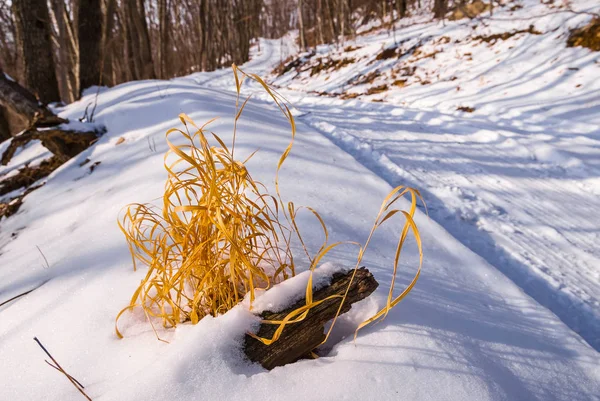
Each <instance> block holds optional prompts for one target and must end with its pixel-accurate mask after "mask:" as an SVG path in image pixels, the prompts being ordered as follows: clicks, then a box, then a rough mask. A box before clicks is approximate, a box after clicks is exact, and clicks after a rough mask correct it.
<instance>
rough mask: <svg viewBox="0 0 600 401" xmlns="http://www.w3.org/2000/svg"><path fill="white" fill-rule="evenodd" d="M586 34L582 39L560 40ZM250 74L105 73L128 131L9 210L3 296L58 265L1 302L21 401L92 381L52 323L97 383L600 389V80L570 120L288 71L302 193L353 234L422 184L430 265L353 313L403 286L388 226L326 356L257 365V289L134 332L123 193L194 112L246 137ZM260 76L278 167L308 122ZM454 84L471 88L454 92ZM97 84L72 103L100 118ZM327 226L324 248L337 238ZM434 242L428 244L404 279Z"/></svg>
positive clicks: (217, 390)
mask: <svg viewBox="0 0 600 401" xmlns="http://www.w3.org/2000/svg"><path fill="white" fill-rule="evenodd" d="M495 15H496V16H499V15H500V13H499V12H497V13H496V14H495ZM498 18H499V17H498ZM448 26H450V24H449V25H448ZM430 29H433V28H430ZM536 37H537V36H536ZM540 38H543V36H540ZM386 40H387V39H386ZM540 40H541V39H540ZM281 43H284V44H286V46H284V47H283V49H284V51H286V52H287V51H293V46H290V43H289V41H262V43H261V52H260V53H257V52H255V57H254V58H253V60H252V61H250V62H249V63H247V65H245V66H244V68H245V69H247V70H249V71H252V72H257V73H259V74H262V75H265V74H267V73H268V72H269V71H270V69H271V68H272V67H273V66H274V65H276V64H277V63H278V62H279V61H280V60H281V59H285V58H286V56H287V54H281V51H282V47H281V46H280V45H281ZM557 43H558V42H557ZM567 51H573V52H580V51H582V50H581V49H575V50H565V49H564V47H563V48H562V49H561V52H567ZM540 52H541V49H540ZM561 54H562V53H561ZM474 56H475V55H474ZM596 57H598V56H596ZM592 67H593V68H597V69H598V67H596V66H594V65H591V67H589V68H592ZM586 68H588V67H586ZM580 71H584V70H583V69H582V70H580ZM586 71H587V70H586ZM589 71H594V70H589ZM584 72H585V71H584ZM588 74H589V72H585V77H587V78H586V79H588V81H586V82H588V86H590V85H591V86H592V87H593V85H596V84H595V83H594V81H593V80H592V79H591V78H589V77H588ZM459 79H460V78H459ZM233 89H234V85H233V77H232V75H231V72H230V71H225V70H223V71H216V72H213V73H198V74H194V75H192V76H190V77H185V78H179V79H173V80H170V81H144V82H131V83H128V84H124V85H120V86H118V87H115V88H112V89H110V90H105V91H102V92H101V93H100V95H99V98H98V107H97V110H96V118H97V122H98V123H100V124H103V125H104V126H105V127H106V129H107V133H106V134H105V135H104V136H103V137H102V138H101V139H100V141H99V142H98V143H97V144H96V145H95V146H94V147H93V148H91V149H89V150H87V151H85V152H83V153H82V154H80V155H79V156H77V157H76V158H74V159H73V160H71V161H69V162H68V163H67V164H66V165H64V166H62V167H61V168H59V169H58V170H57V171H55V172H54V173H53V174H52V175H51V176H50V177H49V179H48V183H47V184H46V185H45V186H44V187H42V188H40V189H38V190H37V191H35V192H33V193H31V194H30V195H28V196H27V197H26V198H25V201H24V204H23V206H22V207H21V210H20V211H19V213H17V214H16V215H15V216H12V217H10V218H9V219H7V220H5V221H2V224H1V225H0V246H1V249H0V252H1V254H0V266H1V267H0V301H3V300H5V299H8V298H10V297H11V296H13V295H16V294H18V293H21V292H23V291H25V290H28V289H31V288H34V287H36V286H38V285H40V284H42V283H43V285H42V286H41V287H39V288H38V289H36V290H34V291H33V292H31V293H30V294H28V295H27V296H25V297H22V298H20V299H19V300H17V301H15V302H12V303H10V304H8V305H5V306H3V307H1V308H0V373H1V374H0V384H1V385H0V400H36V399H42V398H43V399H47V400H71V399H78V398H79V397H81V396H80V394H79V393H77V391H76V389H75V388H73V387H72V385H71V384H70V383H69V382H68V381H67V380H66V379H65V377H63V376H62V375H61V374H59V373H57V372H56V371H54V370H53V369H52V368H50V367H48V366H47V365H46V364H45V363H44V361H43V360H44V358H45V355H44V354H43V352H42V351H41V349H39V347H38V346H37V344H35V342H34V341H33V340H32V338H33V337H34V336H37V337H38V338H39V339H40V340H41V341H42V342H43V343H44V345H45V346H47V347H48V349H49V350H50V352H51V353H52V354H53V356H54V357H55V358H56V359H57V360H58V361H59V363H61V365H62V366H63V367H64V368H65V369H66V370H67V371H68V372H69V373H70V374H72V375H73V376H74V377H75V378H76V379H77V380H79V381H80V382H81V383H82V384H83V385H84V386H86V392H87V393H88V394H89V395H90V396H91V397H92V398H93V399H94V400H119V401H121V400H145V401H153V400H197V399H206V400H214V399H222V400H241V399H244V400H246V399H248V400H281V399H289V400H317V399H318V400H343V399H346V400H395V399H407V400H429V399H430V400H536V399H537V400H594V399H600V398H599V394H600V354H599V353H598V352H597V351H596V350H594V349H593V348H592V347H590V345H589V344H588V343H586V342H585V341H584V340H583V339H582V338H581V337H580V336H579V335H578V334H576V333H575V332H574V331H573V328H576V329H578V330H579V331H580V332H581V333H582V334H583V335H587V337H586V338H587V340H588V342H590V343H593V342H594V341H593V340H594V335H595V338H597V337H598V333H599V331H598V325H597V322H598V319H597V318H598V294H599V293H600V292H599V291H598V288H599V287H600V286H599V284H598V281H599V278H598V259H599V258H600V255H598V249H597V247H596V246H595V245H594V244H595V243H594V241H593V240H594V239H597V238H598V233H599V225H600V222H599V221H598V220H599V219H597V218H596V216H595V215H594V212H595V211H596V210H598V209H600V207H598V206H600V205H599V204H600V201H598V200H597V198H598V196H597V195H598V191H599V187H598V177H599V176H598V174H597V172H596V171H597V169H598V168H600V166H598V165H597V161H598V159H597V157H598V152H599V146H598V145H599V143H600V142H599V141H600V138H599V136H600V131H599V130H598V125H597V124H598V121H597V120H596V119H595V118H596V117H594V113H596V114H597V112H598V103H594V102H593V101H584V100H582V103H581V104H580V108H581V110H585V109H590V110H588V112H587V114H586V113H585V112H582V115H583V117H581V119H578V117H577V114H576V113H571V114H570V117H569V118H570V120H569V121H571V122H569V123H568V124H567V123H565V124H561V123H559V122H558V120H556V119H554V120H546V118H548V119H550V117H552V116H551V115H549V114H548V115H546V114H543V113H542V114H539V115H538V114H536V113H533V114H531V115H530V114H522V115H526V116H527V117H522V118H521V117H518V116H513V117H510V118H509V117H507V118H508V119H509V120H510V123H511V124H508V121H506V120H502V119H498V120H497V119H495V117H494V116H493V115H491V114H486V113H485V112H484V111H480V110H476V111H475V112H474V113H472V114H461V113H457V112H454V111H452V112H449V111H448V110H442V109H436V108H435V107H433V106H431V107H426V106H425V105H423V106H422V107H421V106H419V105H413V104H409V105H407V106H405V107H401V105H399V104H394V103H393V102H391V103H392V104H378V103H371V102H364V101H362V100H356V99H355V100H350V101H348V100H346V101H343V100H340V99H335V98H326V97H322V96H316V95H314V94H309V93H304V92H301V91H298V90H296V91H293V90H292V91H290V90H282V92H283V94H284V95H285V96H286V97H288V98H289V99H290V100H291V101H292V103H293V104H294V105H295V106H296V108H297V111H296V114H297V120H298V136H297V141H296V144H295V146H294V149H293V150H292V153H291V155H290V158H289V159H288V161H286V164H285V165H284V168H283V170H282V173H281V174H282V176H281V184H282V194H283V196H284V198H285V199H286V200H293V201H294V202H295V203H296V204H297V205H309V206H312V207H314V208H315V209H317V210H318V211H319V212H320V213H321V214H322V216H323V217H324V219H325V221H326V222H327V224H328V226H329V228H330V234H331V237H332V239H333V240H345V239H352V240H358V241H364V240H365V239H366V236H367V234H368V231H369V230H370V228H371V224H372V222H373V219H374V217H375V215H376V214H377V210H378V208H379V205H380V203H381V201H382V199H383V198H384V196H385V195H386V194H387V193H388V192H389V191H390V189H391V185H395V184H398V183H407V184H412V185H415V186H417V187H419V188H420V189H422V190H423V192H424V195H425V198H426V201H427V202H428V208H429V213H430V216H431V218H428V217H427V216H426V215H425V214H424V213H422V212H420V211H419V212H417V223H418V224H419V226H420V228H421V233H422V238H423V242H424V248H425V249H424V251H425V264H424V269H423V273H422V275H421V278H420V280H419V282H418V284H417V286H416V287H415V289H414V290H413V292H412V293H411V294H410V295H409V296H408V297H407V298H406V299H405V300H404V301H403V302H402V303H401V304H400V305H399V306H398V307H396V308H395V309H393V310H392V312H390V314H389V315H388V317H387V318H386V320H384V321H383V322H382V323H379V324H376V325H374V326H370V327H367V328H366V329H364V330H363V331H361V333H360V334H359V337H358V339H357V340H356V343H354V342H353V341H352V336H351V335H350V334H351V333H352V332H353V329H354V327H356V325H357V324H358V323H359V322H360V321H362V320H364V319H365V318H366V317H368V316H369V315H370V314H373V313H374V312H375V311H376V310H377V309H378V308H379V307H381V306H382V305H383V304H384V302H385V296H386V295H387V294H386V293H385V288H386V285H389V282H390V279H391V277H390V271H389V268H390V266H391V254H392V253H393V250H394V248H395V245H396V244H395V241H396V239H397V236H398V230H399V228H398V227H394V226H392V225H389V226H383V227H382V230H381V231H379V232H378V234H377V235H376V237H375V238H374V241H373V243H372V247H371V248H370V251H369V252H368V253H367V254H366V257H365V260H364V265H366V266H368V267H369V269H370V270H372V271H373V272H374V274H375V276H376V278H377V279H378V281H379V282H380V283H381V287H380V289H379V290H378V291H377V292H376V293H375V294H374V295H373V296H372V297H370V298H368V299H367V300H365V301H363V302H362V303H360V304H358V305H356V306H355V307H354V308H353V310H352V311H351V313H350V314H349V315H348V316H346V317H345V318H344V319H343V321H342V322H341V323H342V324H341V325H339V326H338V327H337V331H336V333H335V338H334V339H335V340H337V341H339V343H337V344H335V343H333V344H330V345H331V346H333V349H332V350H331V352H330V353H329V354H328V355H327V356H325V357H322V358H320V359H318V360H305V361H300V362H298V363H295V364H292V365H288V366H285V367H281V368H276V369H275V370H273V371H271V372H267V371H265V370H263V369H262V368H261V367H260V366H258V365H251V364H249V363H248V362H247V361H245V360H244V359H243V357H242V355H241V351H240V347H241V340H242V338H243V334H244V332H245V331H246V330H249V329H250V328H251V327H252V326H253V323H255V318H253V317H252V315H251V314H250V312H248V311H247V309H245V308H244V307H243V306H240V307H236V308H235V309H233V310H232V311H230V312H228V313H227V314H225V315H223V316H219V317H217V318H205V319H204V320H202V321H201V322H200V323H199V324H198V325H195V326H192V325H181V326H180V327H178V328H177V329H176V330H160V335H161V337H162V338H165V339H167V340H168V341H170V343H169V344H165V343H163V342H159V341H157V340H156V337H155V335H154V333H153V331H152V329H151V327H150V326H149V325H148V324H147V322H146V321H145V318H144V317H143V315H142V314H140V313H133V314H126V315H125V316H124V318H123V319H122V321H121V322H120V324H121V325H120V327H121V329H122V330H123V331H124V334H125V338H124V339H123V340H119V339H117V337H116V335H115V333H114V329H113V327H114V318H115V315H116V313H117V312H118V311H119V310H120V309H121V308H123V307H124V306H126V305H127V304H128V302H129V299H130V297H131V295H132V293H133V291H134V289H135V288H136V286H137V284H138V283H139V280H140V279H141V278H142V277H143V275H144V271H143V269H142V270H138V271H137V272H134V271H133V270H132V269H131V258H130V255H129V252H128V249H127V246H126V243H125V240H124V238H123V236H122V234H121V233H120V231H119V229H118V227H117V224H116V217H117V215H118V212H119V210H120V209H121V208H122V207H123V206H124V205H126V204H128V203H131V202H150V201H155V200H156V199H157V198H159V197H160V195H161V194H162V190H163V185H164V179H165V177H166V175H165V172H164V169H163V154H164V152H165V151H166V149H167V146H166V144H165V142H164V133H165V131H166V130H167V129H168V128H171V127H177V126H180V122H179V121H178V118H177V115H178V114H179V113H181V112H185V113H187V114H188V115H190V117H192V118H193V119H194V120H195V121H197V122H205V121H208V120H209V119H211V118H213V117H215V116H219V117H220V119H219V120H217V121H216V122H215V123H213V130H214V131H215V132H216V133H218V134H219V135H221V136H222V137H223V139H225V140H231V137H230V133H231V130H232V125H233V117H234V113H235V96H234V94H233ZM584 89H585V90H586V91H587V90H588V88H584ZM249 92H255V93H256V95H255V96H254V99H253V100H251V101H250V102H249V104H248V106H247V107H246V110H245V113H244V117H243V118H242V120H241V121H240V122H239V124H238V137H237V139H238V142H237V145H236V153H237V151H238V149H239V151H240V153H239V155H238V157H240V158H242V159H243V157H244V155H248V154H250V153H251V152H252V151H254V150H255V149H256V148H260V152H259V153H258V154H257V156H255V157H254V158H253V159H252V160H251V162H250V163H249V169H250V171H251V173H252V174H253V175H254V176H255V177H256V178H258V179H259V180H260V181H262V182H263V183H265V184H266V185H267V186H269V187H271V188H272V186H273V172H274V168H275V166H276V163H277V160H278V158H279V155H280V154H281V152H282V151H283V149H285V147H286V146H287V143H288V141H289V127H288V125H287V122H286V121H285V119H284V118H283V117H281V116H280V115H278V111H277V110H276V109H275V107H273V105H272V104H271V103H269V102H266V101H264V100H263V98H262V96H261V95H260V93H259V92H258V89H257V88H256V87H255V86H251V87H250V88H249V90H248V93H249ZM561 93H562V92H561V91H560V89H556V91H555V92H553V94H552V93H550V92H548V94H547V97H548V99H550V101H553V100H552V99H553V98H552V97H551V96H560V95H561ZM588 95H589V96H590V97H592V98H593V97H594V93H593V91H592V92H590V93H589V94H588ZM436 96H437V97H438V98H439V99H440V100H444V101H445V102H450V101H451V99H452V98H453V97H454V96H455V93H454V92H452V91H450V92H449V93H445V92H441V93H439V94H437V95H436ZM473 96H475V97H477V96H476V95H473ZM595 96H596V101H597V93H596V94H595ZM92 99H93V95H89V96H87V97H85V98H84V99H82V100H81V101H79V102H76V103H74V104H72V105H70V106H68V107H66V108H65V109H64V110H63V111H62V113H61V115H62V116H64V117H68V118H71V119H76V118H77V117H80V116H81V115H82V114H83V112H84V110H85V107H86V105H87V104H88V103H89V102H90V101H92ZM482 103H484V102H483V101H482ZM475 106H479V105H475ZM481 107H482V108H483V106H481ZM509 107H510V108H511V109H514V110H516V111H517V112H518V111H519V110H524V109H519V108H520V107H525V106H523V105H520V104H519V103H517V102H516V101H515V102H513V103H509ZM536 116H537V117H536ZM529 118H538V119H539V120H538V121H537V122H535V121H533V120H531V121H530V120H528V119H529ZM553 118H558V117H556V116H554V117H553ZM553 121H554V122H553ZM561 121H562V120H561ZM519 124H522V125H521V126H519ZM579 124H583V125H579ZM581 127H587V128H586V129H587V130H583V129H582V128H581ZM590 127H591V128H590ZM569 128H570V130H569ZM120 138H123V139H124V141H122V140H121V139H120ZM536 152H537V153H536ZM32 157H35V155H33V156H32ZM86 159H90V162H89V163H87V164H85V165H83V166H80V164H81V163H82V162H83V161H84V160H86ZM571 159H573V160H575V162H573V163H574V164H571ZM96 162H100V164H97V165H96V168H95V169H94V170H93V171H90V165H92V164H94V163H96ZM300 223H301V226H302V229H303V232H305V233H312V232H319V230H318V223H317V222H315V221H314V220H313V219H310V217H309V216H302V217H301V219H300ZM306 235H307V238H306V239H307V241H308V243H309V247H310V246H312V247H313V248H314V247H315V246H318V245H319V244H320V242H321V240H322V238H320V236H319V235H310V234H306ZM36 247H37V248H39V251H38V249H36ZM469 248H471V249H469ZM472 250H474V251H475V252H476V253H474V252H473V251H472ZM42 253H43V255H44V257H45V259H47V261H48V264H49V267H45V260H44V257H42ZM477 254H479V255H477ZM355 255H356V250H355V249H353V248H344V249H341V248H340V249H339V250H337V251H335V252H334V253H333V254H331V258H330V261H333V262H336V263H341V264H343V265H353V263H354V259H355ZM417 262H418V253H417V252H416V249H415V246H414V244H409V246H408V247H407V248H406V253H405V254H403V259H402V270H403V272H402V274H401V284H406V282H407V281H408V279H409V278H410V277H411V274H414V272H415V269H416V266H417ZM507 276H508V277H507ZM299 279H302V277H299ZM552 280H557V281H558V284H555V283H554V282H553V281H552ZM515 282H516V284H515ZM561 284H562V286H561ZM295 287H297V288H302V286H301V285H296V286H293V285H290V288H295ZM520 287H521V288H520ZM522 288H523V289H524V290H525V292H524V291H523V290H522ZM528 294H529V295H528ZM561 294H562V295H561ZM530 295H531V296H533V298H532V297H531V296H530ZM545 296H548V297H549V301H546V300H545V299H544V297H545ZM534 298H535V299H534ZM576 300H579V301H578V302H576ZM540 303H543V304H544V305H545V306H544V305H541V304H540ZM569 305H570V306H569ZM548 308H550V309H551V310H552V311H551V310H549V309H548ZM561 308H564V309H561ZM568 308H570V309H568ZM561 310H564V311H568V310H570V311H571V312H570V313H571V315H567V316H561V318H562V319H563V320H564V321H565V322H567V323H568V324H569V325H570V326H571V327H569V326H567V325H566V324H565V323H563V321H561V320H560V319H559V318H557V316H556V315H560V312H561ZM569 316H573V319H575V320H570V321H569V319H568V318H569ZM575 323H577V324H580V326H577V327H576V326H575ZM346 336H348V337H346Z"/></svg>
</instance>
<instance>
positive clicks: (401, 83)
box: [392, 79, 406, 88]
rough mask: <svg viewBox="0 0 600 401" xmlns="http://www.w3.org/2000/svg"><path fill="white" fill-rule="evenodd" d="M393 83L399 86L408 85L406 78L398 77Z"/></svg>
mask: <svg viewBox="0 0 600 401" xmlns="http://www.w3.org/2000/svg"><path fill="white" fill-rule="evenodd" d="M392 85H394V86H397V87H399V88H404V87H405V86H406V79H397V80H395V81H394V83H393V84H392Z"/></svg>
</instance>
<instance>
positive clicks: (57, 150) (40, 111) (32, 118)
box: [0, 71, 98, 165]
mask: <svg viewBox="0 0 600 401" xmlns="http://www.w3.org/2000/svg"><path fill="white" fill-rule="evenodd" d="M0 106H4V107H6V108H9V109H11V110H12V111H13V112H15V113H17V114H19V115H21V116H23V117H24V118H25V119H27V121H28V122H29V127H28V128H27V129H26V130H25V131H24V132H23V133H21V134H20V135H17V136H15V137H14V138H13V139H12V141H11V143H10V145H9V146H8V148H7V149H6V150H5V151H4V153H3V155H2V161H1V162H2V164H3V165H7V164H8V162H9V161H10V159H11V158H12V157H13V155H14V154H15V152H16V151H17V149H18V148H19V147H21V146H25V145H26V144H27V143H29V142H30V141H32V140H35V139H38V140H40V141H41V142H42V145H44V146H45V147H46V148H47V149H48V150H49V151H50V152H52V154H53V155H54V157H55V158H56V159H57V160H59V161H60V162H61V163H64V162H66V161H67V160H69V159H70V158H71V157H73V156H75V155H76V154H78V153H79V152H81V151H83V150H84V149H86V148H88V147H89V146H90V145H91V144H92V143H93V142H94V141H95V140H96V139H97V137H98V133H96V132H78V131H72V130H68V129H62V128H60V127H58V126H59V125H60V124H64V123H67V122H68V120H65V119H64V118H60V117H58V116H56V115H55V114H54V113H52V111H50V110H49V109H48V108H47V107H45V106H43V105H41V104H40V103H39V102H38V101H37V99H36V98H35V96H33V95H32V94H31V92H29V91H28V90H27V89H25V88H24V87H22V86H21V85H19V84H18V83H17V82H15V81H13V80H11V79H10V78H8V77H7V76H6V75H4V73H2V71H0ZM38 128H45V129H43V130H38Z"/></svg>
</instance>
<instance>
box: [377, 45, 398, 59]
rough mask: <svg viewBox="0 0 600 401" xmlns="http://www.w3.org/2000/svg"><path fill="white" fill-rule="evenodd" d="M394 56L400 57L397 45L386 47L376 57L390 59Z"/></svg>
mask: <svg viewBox="0 0 600 401" xmlns="http://www.w3.org/2000/svg"><path fill="white" fill-rule="evenodd" d="M393 57H398V47H397V46H393V47H388V48H387V49H384V50H383V51H381V52H380V53H379V54H378V55H377V57H375V60H388V59H391V58H393Z"/></svg>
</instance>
